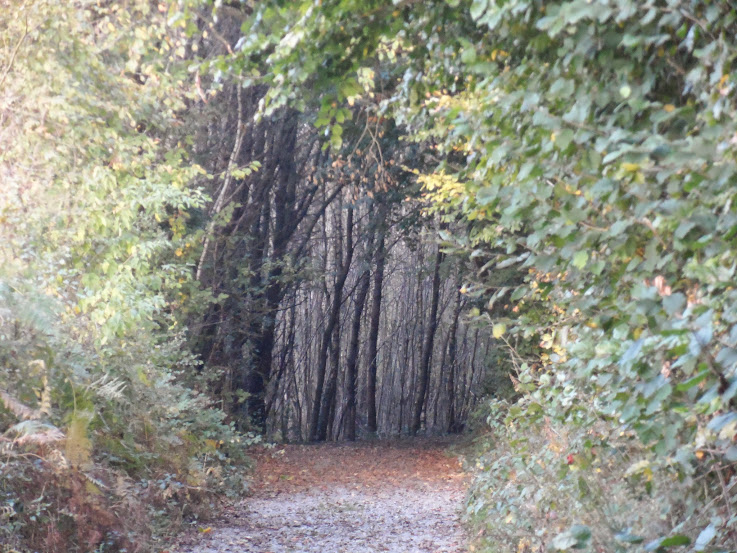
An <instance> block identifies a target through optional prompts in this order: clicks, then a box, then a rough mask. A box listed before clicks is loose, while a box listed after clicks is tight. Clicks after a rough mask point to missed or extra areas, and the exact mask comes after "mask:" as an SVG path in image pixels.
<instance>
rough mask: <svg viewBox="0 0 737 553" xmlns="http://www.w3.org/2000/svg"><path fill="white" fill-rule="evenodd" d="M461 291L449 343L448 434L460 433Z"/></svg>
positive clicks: (454, 312)
mask: <svg viewBox="0 0 737 553" xmlns="http://www.w3.org/2000/svg"><path fill="white" fill-rule="evenodd" d="M461 306H462V303H461V291H460V290H458V292H457V294H456V305H455V309H454V310H453V322H452V323H451V325H450V330H449V332H450V342H449V343H448V381H447V396H448V428H447V430H448V432H458V431H459V429H458V427H457V425H456V411H455V375H456V357H457V355H458V319H459V318H460V315H461Z"/></svg>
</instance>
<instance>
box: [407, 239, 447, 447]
mask: <svg viewBox="0 0 737 553" xmlns="http://www.w3.org/2000/svg"><path fill="white" fill-rule="evenodd" d="M442 262H443V253H442V252H441V251H440V249H438V253H437V255H436V256H435V267H434V270H433V277H432V292H431V294H432V295H431V298H430V320H429V321H428V324H427V328H426V329H425V339H424V341H423V344H422V358H421V359H420V370H419V375H418V383H417V395H416V396H415V404H414V411H413V413H412V424H411V426H410V432H412V434H416V433H417V431H418V430H419V429H420V425H421V423H422V409H423V408H424V406H425V403H426V400H427V385H428V382H429V380H430V361H431V360H432V350H433V345H434V344H435V330H436V329H437V326H438V303H439V299H440V264H441V263H442Z"/></svg>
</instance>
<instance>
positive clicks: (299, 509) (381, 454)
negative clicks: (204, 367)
mask: <svg viewBox="0 0 737 553" xmlns="http://www.w3.org/2000/svg"><path fill="white" fill-rule="evenodd" d="M451 444H452V442H449V441H448V440H445V439H426V438H413V439H404V440H397V441H376V442H358V443H352V444H347V443H341V444H320V445H286V446H277V447H275V448H272V449H261V450H259V451H258V452H257V453H256V454H255V457H256V461H257V468H256V471H255V474H254V475H253V482H254V484H253V486H254V488H253V489H254V495H253V496H252V497H249V498H247V499H246V500H245V501H244V502H243V503H242V504H241V505H239V506H236V507H235V508H233V509H231V510H229V511H228V512H226V514H225V517H224V518H223V519H222V520H221V521H220V522H218V523H217V524H214V525H212V530H211V531H208V532H207V534H206V535H204V536H203V537H202V538H200V539H199V540H197V541H196V542H195V543H191V544H189V545H187V546H184V547H182V548H181V549H179V550H178V551H182V552H183V553H184V552H186V553H246V552H248V553H251V552H253V553H375V552H390V553H460V552H462V551H465V547H464V541H465V540H464V533H463V529H462V527H461V525H460V520H459V518H460V511H461V508H462V506H463V499H464V494H465V490H466V485H467V480H466V477H465V475H464V473H463V472H462V470H461V466H460V462H459V459H458V456H456V455H453V454H451V453H448V452H447V448H448V446H450V445H451Z"/></svg>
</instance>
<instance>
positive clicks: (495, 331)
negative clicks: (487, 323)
mask: <svg viewBox="0 0 737 553" xmlns="http://www.w3.org/2000/svg"><path fill="white" fill-rule="evenodd" d="M506 331H507V327H506V326H505V325H503V324H501V323H497V324H495V325H494V328H492V330H491V334H492V335H493V336H494V338H501V337H502V336H504V333H505V332H506Z"/></svg>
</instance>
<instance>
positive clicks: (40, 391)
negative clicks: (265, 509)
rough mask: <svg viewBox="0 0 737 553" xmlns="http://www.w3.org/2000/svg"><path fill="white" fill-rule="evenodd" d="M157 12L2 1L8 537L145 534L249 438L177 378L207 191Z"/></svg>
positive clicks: (99, 541) (39, 543) (159, 528)
mask: <svg viewBox="0 0 737 553" xmlns="http://www.w3.org/2000/svg"><path fill="white" fill-rule="evenodd" d="M166 15H167V14H166V13H161V12H160V11H158V10H156V7H155V6H153V5H152V4H150V3H149V2H144V1H141V2H129V3H127V4H126V5H125V7H123V6H122V5H115V4H112V5H104V6H103V5H100V4H99V3H97V2H88V1H83V0H80V1H76V2H72V3H68V2H67V3H58V2H47V1H44V0H37V1H33V2H25V3H22V4H18V5H17V6H15V7H14V8H13V10H5V11H4V12H3V15H2V16H0V34H1V35H2V41H1V42H2V50H1V51H0V52H1V53H2V57H1V58H0V59H1V60H2V62H1V63H0V80H2V86H1V87H0V90H1V91H2V92H0V119H2V122H3V123H2V131H0V132H2V143H3V147H2V149H1V150H0V175H2V180H3V186H2V191H0V229H1V230H2V235H3V240H2V243H0V399H1V400H2V401H1V402H0V430H2V431H3V432H4V434H3V436H2V437H1V438H0V448H2V451H3V456H2V457H3V460H2V463H0V512H2V513H5V514H7V516H3V517H2V518H0V541H2V542H3V543H8V544H10V545H13V546H16V547H19V548H28V549H29V550H43V551H49V552H56V551H93V550H95V551H108V550H110V551H113V550H115V551H118V550H122V549H127V550H128V551H145V550H150V548H151V547H152V545H151V544H152V541H151V537H152V535H155V534H157V533H161V532H164V531H166V530H167V529H168V528H170V527H171V525H172V523H174V522H176V521H177V520H178V519H180V518H181V516H182V515H193V514H195V515H196V514H197V513H198V512H199V511H197V505H198V504H199V503H200V502H205V503H206V501H205V499H206V498H208V497H211V496H212V494H213V493H220V492H224V491H231V492H233V491H237V490H238V489H241V490H242V485H243V482H242V480H240V482H239V479H240V471H239V463H240V462H241V461H243V457H242V446H245V445H247V443H250V442H251V441H252V440H253V439H254V438H253V437H249V436H241V435H238V434H237V433H235V431H234V430H233V429H232V427H231V426H230V425H227V424H225V422H224V420H223V415H222V413H220V412H219V411H216V410H213V409H211V408H210V402H209V400H208V399H207V398H206V397H204V396H201V395H198V394H196V393H194V392H192V391H191V390H188V389H187V388H185V387H184V386H183V385H182V384H181V383H180V381H181V378H180V375H181V373H182V372H183V371H192V370H193V369H194V368H195V367H196V366H197V364H198V362H197V361H196V359H195V358H194V357H193V356H192V355H191V354H189V353H188V352H187V351H186V349H185V348H184V347H183V343H184V341H183V338H182V333H183V329H181V328H179V326H180V324H181V323H180V320H181V319H180V316H179V312H180V311H181V310H183V309H184V306H183V303H184V302H185V301H186V300H187V299H188V295H190V294H191V293H192V289H193V288H194V287H195V285H194V283H193V281H192V276H191V275H192V266H191V263H190V264H188V261H187V259H188V257H189V256H185V255H184V252H186V251H188V250H189V249H190V248H191V243H192V242H193V237H192V236H191V235H189V234H188V231H187V225H186V222H187V220H188V218H189V216H190V215H189V214H190V211H191V210H193V209H196V208H199V207H201V206H203V204H204V201H205V198H204V196H203V195H202V194H201V193H200V191H199V189H198V188H197V187H196V186H194V182H195V180H196V178H197V177H198V176H199V175H201V174H202V173H203V171H202V169H201V168H200V167H198V166H197V165H194V164H191V163H190V162H189V161H188V160H187V155H186V148H187V139H186V137H185V136H178V135H177V133H176V132H175V130H176V128H177V127H178V123H179V122H178V117H179V113H180V112H181V110H183V109H184V107H185V102H186V99H187V96H188V89H189V84H188V75H187V72H186V70H185V68H184V64H183V61H184V60H183V53H184V52H183V48H180V47H179V46H181V45H183V39H182V37H181V36H180V35H179V34H178V33H177V32H175V31H173V30H172V29H171V28H170V27H169V26H168V24H167V19H166ZM164 515H167V516H168V517H169V519H167V518H166V517H165V516H164ZM143 520H145V521H149V522H150V523H146V524H142V523H141V522H142V521H143Z"/></svg>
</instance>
